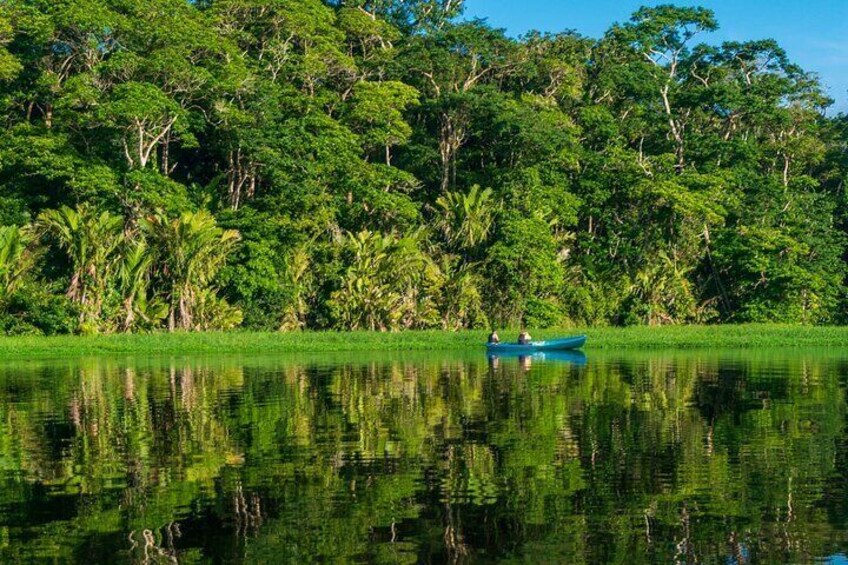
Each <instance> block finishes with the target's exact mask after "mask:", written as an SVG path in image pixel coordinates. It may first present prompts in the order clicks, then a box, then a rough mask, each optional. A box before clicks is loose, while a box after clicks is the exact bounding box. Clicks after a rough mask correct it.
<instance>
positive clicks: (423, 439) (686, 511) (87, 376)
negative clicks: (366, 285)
mask: <svg viewBox="0 0 848 565" xmlns="http://www.w3.org/2000/svg"><path fill="white" fill-rule="evenodd" d="M846 392H848V352H840V351H834V350H830V351H828V350H795V351H790V350H782V351H750V350H747V351H739V350H729V351H722V350H711V351H690V352H686V351H664V352H622V353H592V352H589V353H587V355H586V356H582V355H575V356H564V357H560V358H540V357H537V358H530V359H526V358H501V359H494V360H493V359H487V358H486V356H485V354H484V353H483V352H480V351H472V352H467V353H459V354H457V353H444V354H440V353H421V354H417V353H412V354H408V355H402V354H395V355H392V354H374V355H363V354H352V355H316V356H299V357H267V358H262V357H259V358H257V357H238V356H226V357H225V356H219V357H216V356H204V357H170V358H155V357H154V358H139V357H135V358H132V357H128V358H124V357H113V358H88V359H78V360H77V359H75V360H54V361H31V362H25V361H21V362H5V363H2V364H0V561H2V562H4V563H6V562H45V561H46V562H61V563H64V562H80V563H100V562H103V563H291V562H295V563H308V562H314V561H322V562H364V563H466V562H469V563H470V562H531V563H592V564H595V563H612V562H625V563H628V564H633V563H642V562H645V563H658V562H659V563H672V562H681V563H695V562H698V563H722V564H730V563H734V564H741V563H754V562H755V563H781V562H786V563H803V562H816V561H823V562H833V563H840V562H843V563H844V562H845V558H844V553H846V552H848V420H846V416H848V404H846Z"/></svg>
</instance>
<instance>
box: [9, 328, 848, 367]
mask: <svg viewBox="0 0 848 565" xmlns="http://www.w3.org/2000/svg"><path fill="white" fill-rule="evenodd" d="M486 333H487V332H483V331H463V332H442V331H415V332H401V333H392V334H387V333H377V332H302V333H254V332H226V333H176V334H167V333H157V334H146V335H125V334H119V335H106V336H90V337H83V336H57V337H32V336H14V337H2V338H0V359H21V358H47V357H69V356H81V355H103V354H151V355H152V354H156V355H161V354H165V355H167V354H190V353H217V354H227V353H234V354H236V353H238V354H257V355H258V354H262V355H269V354H282V353H320V352H363V351H430V350H432V351H436V350H459V349H473V348H481V347H482V345H483V343H484V341H485V339H486ZM514 333H516V332H506V331H504V332H501V338H502V339H504V340H510V339H512V338H513V337H514V336H513V335H512V334H514ZM531 333H532V335H533V337H534V338H535V339H545V338H550V337H554V336H561V335H573V334H578V333H585V334H586V335H588V337H589V341H588V342H587V345H586V350H587V351H591V350H618V349H693V348H714V347H722V348H753V347H769V348H776V347H793V348H794V347H848V327H806V326H789V325H726V326H670V327H660V328H646V327H632V328H591V329H586V330H581V329H566V330H543V331H542V330H540V331H534V332H531Z"/></svg>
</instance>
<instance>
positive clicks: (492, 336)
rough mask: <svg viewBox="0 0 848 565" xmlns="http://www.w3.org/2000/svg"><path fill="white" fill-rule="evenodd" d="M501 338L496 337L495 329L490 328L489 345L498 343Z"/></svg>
mask: <svg viewBox="0 0 848 565" xmlns="http://www.w3.org/2000/svg"><path fill="white" fill-rule="evenodd" d="M500 342H501V338H500V337H498V332H497V330H492V333H490V334H489V345H494V344H496V343H500Z"/></svg>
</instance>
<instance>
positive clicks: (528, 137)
mask: <svg viewBox="0 0 848 565" xmlns="http://www.w3.org/2000/svg"><path fill="white" fill-rule="evenodd" d="M565 23H566V25H567V21H565ZM718 25H719V22H717V21H716V18H715V15H714V14H713V13H712V12H711V11H710V10H707V9H703V8H691V7H675V6H672V5H663V6H658V7H653V8H642V9H640V10H638V11H637V12H636V13H635V14H633V16H632V18H631V19H630V20H629V21H626V22H623V23H617V24H613V25H612V26H611V27H610V29H609V30H608V32H607V33H606V34H604V35H603V37H600V38H589V37H583V36H581V35H579V34H577V33H574V32H571V31H565V32H562V33H528V34H526V35H524V36H522V37H520V38H513V37H510V36H508V35H507V34H506V33H505V32H504V31H503V30H499V29H494V28H493V27H491V26H490V25H488V24H487V23H486V22H485V21H482V20H471V19H468V18H466V17H464V16H463V5H462V1H461V0H405V1H404V0H337V1H330V0H327V1H321V0H195V1H188V0H0V113H1V114H0V117H2V121H3V124H2V135H0V226H2V227H0V332H3V333H7V334H21V333H33V334H57V333H84V334H93V333H110V332H133V331H155V330H183V331H191V330H223V329H230V328H236V327H242V328H248V329H257V330H297V329H306V328H309V329H370V330H387V331H388V330H391V331H394V330H401V329H421V328H442V329H448V330H453V329H460V328H481V327H489V326H495V325H518V324H526V325H528V326H566V325H578V324H579V325H632V324H646V325H658V324H683V323H722V322H788V323H804V324H826V323H839V322H843V321H845V315H844V313H845V312H846V306H848V298H846V258H848V255H846V230H848V223H846V219H848V209H846V199H845V179H846V174H847V173H848V159H846V147H848V128H846V124H847V123H848V119H846V118H845V117H843V116H842V115H834V113H833V111H830V112H828V108H830V107H831V106H832V105H833V100H831V99H829V98H828V96H827V95H826V93H825V90H824V88H823V86H822V84H821V82H820V81H819V79H818V78H817V77H816V76H815V75H814V74H811V73H809V72H806V71H805V70H804V69H802V68H800V67H799V66H798V65H796V64H794V63H793V62H792V60H791V58H790V56H789V55H788V54H787V53H786V52H785V51H784V50H783V49H782V48H781V47H780V45H778V44H777V43H776V42H775V41H773V40H770V39H758V38H753V39H752V40H751V41H746V42H725V43H721V44H719V43H717V42H715V41H711V37H710V32H712V31H715V30H716V29H717V28H718Z"/></svg>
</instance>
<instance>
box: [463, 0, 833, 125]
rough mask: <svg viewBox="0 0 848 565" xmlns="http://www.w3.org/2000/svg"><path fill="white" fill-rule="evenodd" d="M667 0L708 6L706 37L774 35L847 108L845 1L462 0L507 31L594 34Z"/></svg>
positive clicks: (475, 13) (474, 12) (471, 12)
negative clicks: (714, 22)
mask: <svg viewBox="0 0 848 565" xmlns="http://www.w3.org/2000/svg"><path fill="white" fill-rule="evenodd" d="M668 3H673V4H676V5H679V6H704V7H705V8H710V9H711V10H713V11H714V12H715V13H716V17H717V19H718V21H719V25H720V26H721V27H720V29H719V30H718V31H717V32H716V33H713V34H710V35H708V36H704V40H706V41H710V42H716V43H720V42H721V41H725V40H738V41H744V40H751V39H764V38H773V39H776V40H777V41H778V42H779V43H780V44H781V45H782V46H783V47H784V49H786V51H787V52H788V53H789V57H790V58H791V59H792V60H793V61H794V62H796V63H798V64H800V65H801V66H802V67H803V68H804V69H806V70H808V71H813V72H816V73H818V75H819V76H820V77H821V79H822V82H823V83H824V84H825V85H826V87H827V89H828V93H829V94H830V96H831V97H832V98H833V99H835V100H836V104H835V107H834V108H833V109H832V110H831V113H833V111H834V110H838V111H848V0H701V1H687V0H679V1H676V2H673V1H671V0H665V1H651V0H642V1H639V0H466V6H467V8H466V16H468V17H482V18H487V19H488V21H489V23H490V24H491V25H492V26H494V27H502V28H505V29H506V30H507V32H508V33H509V34H510V35H520V34H522V33H524V32H526V31H527V30H530V29H538V30H541V31H563V30H567V29H573V30H576V31H578V32H579V33H581V34H583V35H587V36H590V37H599V36H601V35H602V34H603V33H604V32H605V31H606V30H607V29H608V28H609V26H610V25H611V24H612V23H614V22H622V21H625V20H627V19H628V18H629V16H630V14H632V13H633V12H634V11H635V10H637V9H638V8H639V6H643V5H656V4H668Z"/></svg>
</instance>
